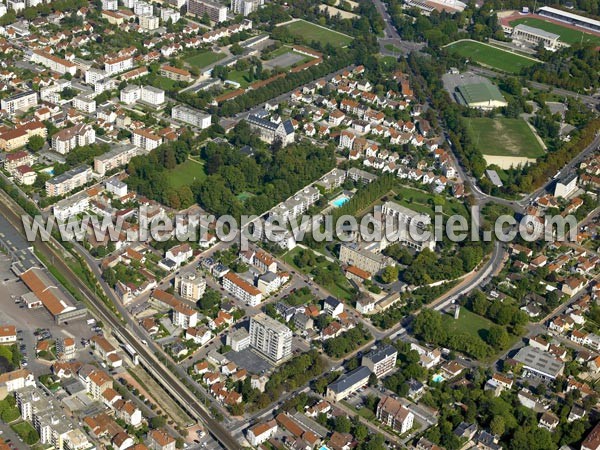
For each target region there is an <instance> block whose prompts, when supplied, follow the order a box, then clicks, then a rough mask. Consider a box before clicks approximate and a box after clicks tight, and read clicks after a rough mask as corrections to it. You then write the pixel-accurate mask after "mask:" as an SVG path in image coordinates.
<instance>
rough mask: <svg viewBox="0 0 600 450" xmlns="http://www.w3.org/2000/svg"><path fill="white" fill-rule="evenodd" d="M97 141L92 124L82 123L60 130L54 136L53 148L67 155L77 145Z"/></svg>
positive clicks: (80, 145)
mask: <svg viewBox="0 0 600 450" xmlns="http://www.w3.org/2000/svg"><path fill="white" fill-rule="evenodd" d="M94 142H96V132H95V131H94V128H92V126H91V125H88V124H85V123H80V124H78V125H75V126H73V127H71V128H65V129H63V130H60V131H59V132H58V133H56V134H55V135H54V136H52V150H54V151H55V152H56V153H60V154H61V155H66V154H67V153H69V152H70V151H71V150H73V149H74V148H76V147H82V146H84V145H90V144H93V143H94Z"/></svg>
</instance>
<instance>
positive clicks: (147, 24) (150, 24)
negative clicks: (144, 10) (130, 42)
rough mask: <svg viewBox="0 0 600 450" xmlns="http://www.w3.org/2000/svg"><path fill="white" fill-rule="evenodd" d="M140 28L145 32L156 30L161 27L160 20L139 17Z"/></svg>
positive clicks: (151, 17) (153, 17)
mask: <svg viewBox="0 0 600 450" xmlns="http://www.w3.org/2000/svg"><path fill="white" fill-rule="evenodd" d="M139 21H140V28H141V29H142V30H144V31H152V30H156V29H157V28H158V27H159V26H160V19H159V18H158V17H156V16H150V15H143V16H139Z"/></svg>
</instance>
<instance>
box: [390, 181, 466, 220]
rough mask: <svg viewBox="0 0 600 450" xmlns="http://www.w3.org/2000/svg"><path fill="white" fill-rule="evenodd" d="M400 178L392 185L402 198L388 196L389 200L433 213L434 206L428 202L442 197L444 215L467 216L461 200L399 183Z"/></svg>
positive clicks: (419, 210) (422, 211)
mask: <svg viewBox="0 0 600 450" xmlns="http://www.w3.org/2000/svg"><path fill="white" fill-rule="evenodd" d="M401 183H402V180H398V185H397V186H394V192H395V193H396V194H397V195H400V196H401V197H402V198H401V199H400V200H399V199H396V198H390V200H392V201H394V202H396V203H398V204H400V205H402V206H406V207H407V208H410V209H413V210H415V211H418V212H421V213H424V214H429V215H433V214H434V212H435V211H434V206H433V205H432V204H431V203H430V200H433V199H434V198H435V197H438V198H443V199H444V204H443V205H442V207H443V211H444V215H448V216H451V215H453V214H459V215H461V216H464V217H468V211H467V209H466V208H465V205H463V204H462V203H461V202H459V201H457V200H454V199H449V198H446V197H445V196H444V195H443V194H440V195H436V194H432V193H429V192H424V191H420V190H418V189H413V188H410V187H407V186H402V185H401Z"/></svg>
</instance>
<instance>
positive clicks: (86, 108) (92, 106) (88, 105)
mask: <svg viewBox="0 0 600 450" xmlns="http://www.w3.org/2000/svg"><path fill="white" fill-rule="evenodd" d="M73 107H74V108H75V109H78V110H79V111H83V112H84V113H88V114H91V113H94V112H96V100H94V98H93V97H92V96H90V95H83V94H81V95H78V96H77V97H75V98H74V99H73Z"/></svg>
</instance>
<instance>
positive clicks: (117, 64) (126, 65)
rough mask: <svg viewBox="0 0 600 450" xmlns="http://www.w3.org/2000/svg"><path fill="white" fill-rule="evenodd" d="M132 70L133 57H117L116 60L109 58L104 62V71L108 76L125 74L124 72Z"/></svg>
mask: <svg viewBox="0 0 600 450" xmlns="http://www.w3.org/2000/svg"><path fill="white" fill-rule="evenodd" d="M132 68H133V57H132V56H119V57H117V58H110V59H107V60H106V61H104V71H105V72H106V73H107V74H108V76H111V75H115V74H117V73H121V72H125V71H126V70H129V69H132Z"/></svg>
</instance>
